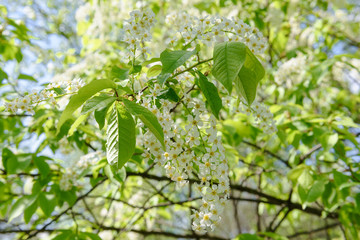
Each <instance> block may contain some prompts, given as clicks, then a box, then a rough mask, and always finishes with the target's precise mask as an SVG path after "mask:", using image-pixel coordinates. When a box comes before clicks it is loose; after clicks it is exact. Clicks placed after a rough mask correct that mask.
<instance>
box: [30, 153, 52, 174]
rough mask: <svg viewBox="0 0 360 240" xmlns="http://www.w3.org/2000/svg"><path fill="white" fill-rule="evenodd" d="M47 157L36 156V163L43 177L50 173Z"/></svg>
mask: <svg viewBox="0 0 360 240" xmlns="http://www.w3.org/2000/svg"><path fill="white" fill-rule="evenodd" d="M46 159H47V157H43V156H39V157H35V158H34V163H35V165H36V166H37V168H38V169H39V171H40V174H41V175H42V177H46V176H47V175H48V174H49V173H50V167H49V164H47V163H46V162H45V160H46Z"/></svg>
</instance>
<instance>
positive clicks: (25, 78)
mask: <svg viewBox="0 0 360 240" xmlns="http://www.w3.org/2000/svg"><path fill="white" fill-rule="evenodd" d="M18 79H23V80H29V81H32V82H37V81H36V79H35V78H34V77H32V76H30V75H27V74H23V73H20V74H19V76H18Z"/></svg>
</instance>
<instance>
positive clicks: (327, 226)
mask: <svg viewBox="0 0 360 240" xmlns="http://www.w3.org/2000/svg"><path fill="white" fill-rule="evenodd" d="M339 225H340V223H333V224H329V225H326V226H324V227H321V228H317V229H313V230H310V231H301V232H297V233H294V234H292V235H289V236H287V238H296V237H298V236H301V235H309V234H313V233H317V232H321V231H324V230H327V229H330V228H334V227H337V226H339Z"/></svg>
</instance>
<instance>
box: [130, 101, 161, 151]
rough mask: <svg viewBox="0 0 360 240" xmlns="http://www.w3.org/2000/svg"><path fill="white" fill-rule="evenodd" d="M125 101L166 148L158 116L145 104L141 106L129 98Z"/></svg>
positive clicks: (133, 113)
mask: <svg viewBox="0 0 360 240" xmlns="http://www.w3.org/2000/svg"><path fill="white" fill-rule="evenodd" d="M123 103H124V104H125V107H126V108H127V110H128V111H129V112H130V113H131V114H132V115H134V116H136V117H138V118H140V120H141V121H142V122H143V123H144V125H145V126H146V127H147V128H149V130H150V131H151V132H152V133H153V134H154V136H155V137H156V138H157V139H158V140H159V141H160V143H161V145H162V146H163V147H164V148H165V143H164V132H163V130H162V127H161V125H160V123H159V121H158V119H157V118H156V116H155V115H154V114H153V113H152V112H150V111H149V110H148V109H146V108H144V107H143V106H140V105H138V104H136V103H134V102H132V101H129V100H127V99H124V100H123Z"/></svg>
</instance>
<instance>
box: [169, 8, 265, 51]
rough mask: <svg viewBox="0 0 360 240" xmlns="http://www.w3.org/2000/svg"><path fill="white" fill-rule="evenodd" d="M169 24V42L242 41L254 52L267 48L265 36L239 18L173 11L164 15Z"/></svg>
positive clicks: (212, 42)
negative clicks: (181, 40)
mask: <svg viewBox="0 0 360 240" xmlns="http://www.w3.org/2000/svg"><path fill="white" fill-rule="evenodd" d="M166 22H167V23H168V24H169V25H171V29H173V30H172V32H171V33H170V34H169V35H170V36H172V37H171V38H170V39H168V42H169V43H175V42H176V41H177V40H179V39H183V40H184V41H185V43H184V45H188V44H191V45H192V46H195V45H196V43H197V42H201V43H204V44H205V45H207V46H213V44H214V43H215V42H219V41H229V42H243V43H244V44H245V45H246V46H247V47H248V48H249V49H250V50H251V51H252V52H253V53H254V54H260V53H263V52H264V50H265V49H266V48H267V41H266V38H264V37H263V35H262V33H261V32H260V31H259V30H258V29H257V28H253V27H251V26H250V25H248V24H246V23H244V22H243V21H242V20H240V19H236V18H231V19H229V18H226V17H219V16H208V15H206V16H201V17H196V16H191V15H190V14H188V13H186V12H180V13H178V12H177V13H173V14H170V15H168V16H167V17H166Z"/></svg>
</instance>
